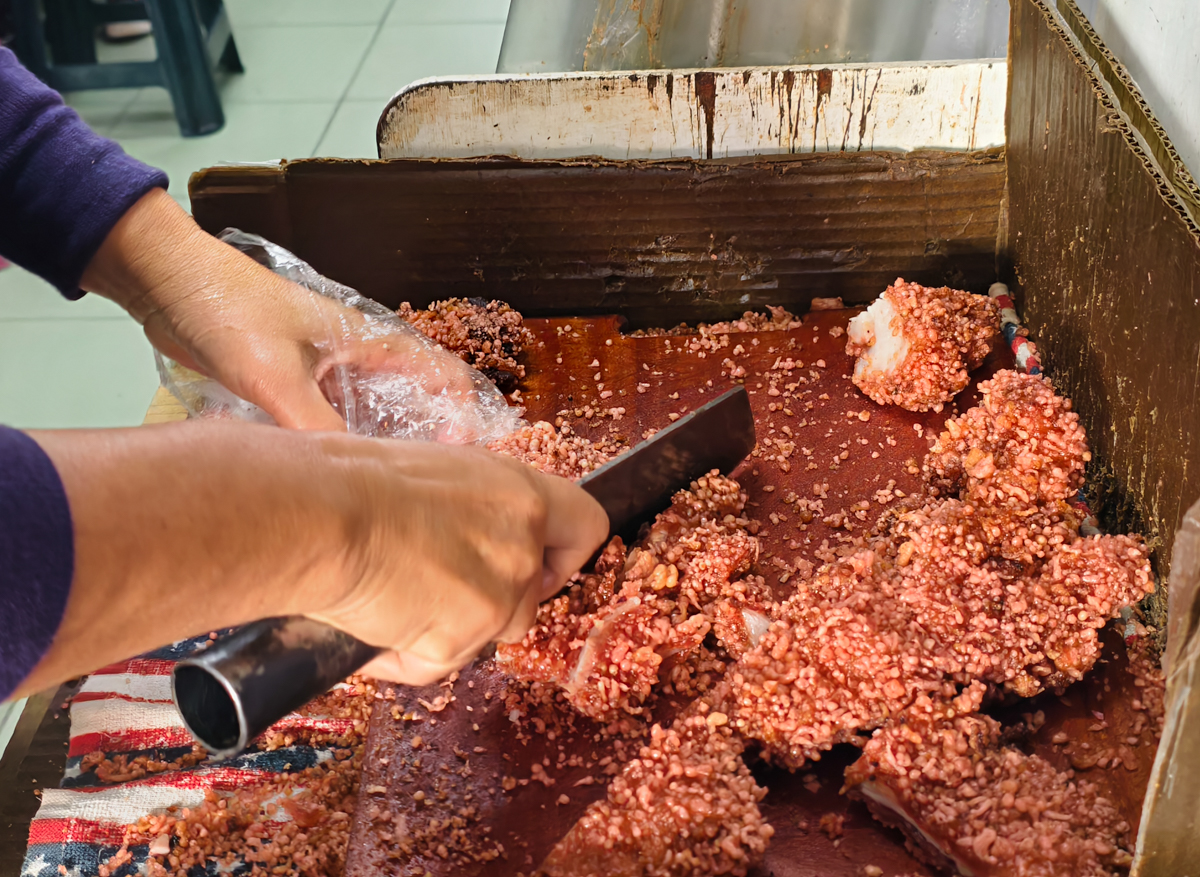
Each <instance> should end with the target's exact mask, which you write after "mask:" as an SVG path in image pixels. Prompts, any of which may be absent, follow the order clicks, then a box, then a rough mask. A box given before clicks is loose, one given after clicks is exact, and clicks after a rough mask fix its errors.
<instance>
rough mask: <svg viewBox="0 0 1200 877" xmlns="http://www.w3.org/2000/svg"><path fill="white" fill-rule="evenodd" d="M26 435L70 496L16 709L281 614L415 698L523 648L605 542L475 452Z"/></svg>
mask: <svg viewBox="0 0 1200 877" xmlns="http://www.w3.org/2000/svg"><path fill="white" fill-rule="evenodd" d="M32 435H33V437H34V439H35V440H36V441H38V442H39V444H41V446H42V447H43V449H44V450H45V451H46V452H47V453H48V454H49V455H50V458H51V460H52V461H53V462H54V465H55V468H56V469H57V471H58V473H59V476H60V477H61V479H62V482H63V486H64V488H65V490H66V493H67V498H68V501H69V503H70V508H71V518H72V523H73V526H74V530H75V574H74V580H73V582H72V585H71V591H70V596H69V600H68V603H67V607H66V611H65V613H64V616H63V620H62V623H61V625H60V627H59V630H58V633H57V634H56V636H55V639H54V643H53V645H52V647H51V649H50V651H49V653H47V655H46V656H45V657H44V658H43V659H42V661H41V663H40V664H39V665H38V667H37V668H36V669H35V670H34V672H33V673H32V674H31V675H30V676H29V677H28V678H27V679H26V680H25V682H23V683H22V685H21V687H20V688H19V689H18V691H17V696H22V695H24V694H28V693H30V692H32V691H38V690H41V689H43V688H46V687H48V686H51V685H54V684H57V683H58V682H61V681H63V680H65V679H69V678H72V677H74V676H78V675H81V674H83V673H87V672H90V671H91V670H94V669H95V668H96V667H98V666H103V665H105V664H109V663H112V662H114V661H118V660H121V659H123V658H127V657H128V656H129V655H131V654H141V653H143V652H146V651H148V650H150V649H153V648H156V647H158V646H161V645H164V644H165V643H168V642H173V641H176V640H180V639H184V638H186V637H189V636H194V635H196V634H200V633H203V632H206V631H210V630H216V629H219V628H223V627H232V626H236V625H240V624H245V623H247V622H249V621H255V620H258V619H260V618H266V617H271V616H277V615H308V616H309V617H311V618H315V619H318V620H320V621H323V622H325V623H327V624H333V625H334V626H336V627H339V628H341V629H343V630H345V631H347V632H349V633H351V634H353V635H354V636H356V637H358V638H359V639H361V640H363V641H365V642H368V643H371V644H373V645H377V646H380V647H382V648H384V649H387V651H386V652H384V653H383V655H382V656H381V657H380V658H379V659H377V660H376V661H374V662H373V663H372V664H371V665H369V667H368V668H367V669H368V672H372V673H375V674H377V675H379V676H381V677H383V678H388V679H392V680H396V681H400V682H406V683H410V684H425V683H428V682H431V681H434V680H436V679H438V678H441V677H442V676H444V675H445V674H447V673H449V672H450V671H452V670H454V669H457V667H458V666H460V665H461V664H463V663H466V662H467V661H469V660H470V659H471V658H472V657H473V656H474V655H475V654H476V653H477V652H478V651H479V650H480V649H481V648H482V647H483V646H484V645H486V644H487V643H489V642H491V641H493V640H510V641H511V640H517V639H519V638H520V637H522V636H523V635H524V634H525V632H526V631H527V630H528V629H529V628H530V627H531V626H532V624H533V621H534V618H535V615H536V612H537V605H538V603H539V602H540V600H542V599H543V598H545V597H547V596H549V595H550V594H552V593H553V592H555V591H557V590H558V589H560V588H561V587H562V586H563V585H564V584H565V583H566V581H567V579H568V577H569V576H570V574H571V573H573V572H574V571H575V570H576V569H577V568H578V567H579V566H581V565H582V564H583V563H585V562H586V561H587V559H588V557H590V556H591V554H592V553H593V551H594V550H595V549H596V548H597V547H598V546H599V544H600V543H601V541H602V540H603V539H604V537H605V535H606V534H607V531H608V521H607V518H606V516H605V514H604V512H603V510H602V509H601V507H600V506H599V504H598V503H596V502H595V500H593V499H592V498H591V497H590V496H588V495H587V493H585V492H584V491H583V490H582V489H581V488H579V487H578V486H576V485H574V484H572V483H571V482H569V481H566V480H564V479H561V478H556V477H552V476H548V475H542V474H541V473H539V472H536V471H535V470H533V469H532V468H530V467H528V466H526V465H525V464H523V463H520V462H518V461H516V460H513V459H510V458H507V457H503V456H501V455H499V454H495V453H492V452H490V451H485V450H482V449H479V448H472V447H456V446H450V445H439V444H434V443H430V442H401V441H391V440H378V439H368V438H362V437H360V436H349V435H336V434H330V433H319V434H313V433H304V432H293V431H284V430H279V429H275V428H271V427H265V426H256V425H252V424H245V425H239V426H237V427H233V426H231V425H229V424H227V423H220V422H212V421H209V422H203V421H198V422H197V421H194V422H189V423H182V424H170V425H165V426H159V427H141V428H137V429H127V430H91V431H87V430H69V431H58V432H37V433H33V434H32ZM114 509H120V510H121V513H120V514H114V513H113V510H114ZM134 620H135V621H136V623H131V621H134ZM0 621H2V619H0ZM2 629H3V625H2V624H0V631H2ZM113 631H120V635H119V636H114V635H113Z"/></svg>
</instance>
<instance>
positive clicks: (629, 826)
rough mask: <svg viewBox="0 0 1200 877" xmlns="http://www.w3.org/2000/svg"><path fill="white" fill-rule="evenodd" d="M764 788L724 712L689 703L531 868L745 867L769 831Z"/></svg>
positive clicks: (611, 871)
mask: <svg viewBox="0 0 1200 877" xmlns="http://www.w3.org/2000/svg"><path fill="white" fill-rule="evenodd" d="M765 794H766V790H765V789H762V788H760V787H759V786H758V785H757V784H756V783H755V782H754V777H752V776H751V775H750V771H749V770H748V769H747V767H746V765H745V763H744V762H743V761H742V743H741V741H740V740H739V739H738V737H736V736H735V735H734V734H733V733H732V731H731V729H730V728H729V726H728V724H727V722H726V717H725V716H724V715H723V714H721V713H718V712H708V711H705V710H704V709H703V707H701V708H698V709H696V708H694V709H692V710H689V711H688V712H687V713H686V714H685V715H684V716H682V717H680V718H679V719H678V720H677V721H676V722H675V724H674V725H673V726H672V727H670V728H665V729H664V728H663V727H661V726H660V725H654V726H653V728H651V730H650V740H649V742H648V743H647V745H645V746H643V747H642V748H641V750H640V751H639V753H638V755H637V757H636V758H633V759H632V760H630V761H629V762H627V763H626V764H625V767H624V769H623V770H622V771H621V773H620V774H618V775H617V776H616V777H614V778H613V781H612V782H611V783H610V784H609V787H608V795H607V797H606V798H605V799H604V800H601V801H597V802H596V803H594V804H592V805H591V806H590V807H588V809H587V811H586V812H585V813H584V815H583V816H582V817H580V819H579V821H578V822H577V823H576V824H575V825H574V826H573V827H572V828H571V830H570V831H569V832H568V833H567V835H566V836H565V837H564V838H563V839H562V840H561V841H559V843H558V845H557V846H555V847H554V849H553V850H552V851H551V852H550V855H549V856H547V857H546V860H545V861H544V862H543V863H542V866H541V868H540V869H539V871H540V873H542V874H546V875H549V877H594V875H598V874H603V875H606V877H685V875H686V877H690V875H716V874H732V875H744V874H746V873H747V871H748V870H749V869H750V868H751V867H752V866H753V865H754V864H755V863H756V862H757V861H758V860H759V859H760V858H761V857H762V854H763V852H764V850H765V849H766V846H767V843H768V841H769V840H770V838H771V835H772V834H773V833H774V829H772V827H771V826H770V824H768V823H767V822H766V821H765V820H764V819H763V816H762V814H761V812H760V811H759V809H758V802H759V801H761V800H762V798H763V796H764V795H765Z"/></svg>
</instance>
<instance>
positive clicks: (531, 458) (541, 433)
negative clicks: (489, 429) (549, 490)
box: [488, 420, 625, 481]
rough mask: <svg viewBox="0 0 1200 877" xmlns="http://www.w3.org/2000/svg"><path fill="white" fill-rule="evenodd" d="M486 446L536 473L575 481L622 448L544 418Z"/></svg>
mask: <svg viewBox="0 0 1200 877" xmlns="http://www.w3.org/2000/svg"><path fill="white" fill-rule="evenodd" d="M488 449H489V450H492V451H495V452H497V453H499V454H505V455H507V456H509V457H516V458H517V459H518V460H521V461H523V462H525V463H528V464H529V465H530V466H532V467H533V468H535V469H537V470H538V471H539V472H545V473H546V474H547V475H559V476H561V477H563V478H569V479H571V480H572V481H578V480H579V479H580V478H582V477H583V476H584V475H587V474H588V473H589V472H592V471H594V470H596V469H599V468H600V467H601V466H603V465H604V464H605V463H607V462H608V461H609V460H611V459H612V458H613V457H615V456H617V455H618V454H620V453H621V452H622V451H623V450H625V449H623V448H619V447H618V446H617V445H615V444H613V443H612V442H606V441H598V442H596V441H592V440H591V439H588V438H584V437H583V436H580V435H574V434H572V433H571V432H570V428H569V427H564V428H563V429H562V430H561V431H560V430H557V429H555V428H554V424H552V423H547V422H546V421H544V420H539V421H538V422H537V423H531V424H529V425H527V426H523V427H521V428H520V429H518V430H517V431H516V432H513V433H510V434H509V435H506V436H504V437H503V438H499V439H496V440H495V441H493V442H491V443H490V444H488Z"/></svg>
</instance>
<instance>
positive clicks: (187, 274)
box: [81, 189, 475, 440]
mask: <svg viewBox="0 0 1200 877" xmlns="http://www.w3.org/2000/svg"><path fill="white" fill-rule="evenodd" d="M81 285H82V286H83V288H84V289H88V290H90V291H93V292H96V293H98V294H100V295H103V296H105V297H107V298H111V299H112V300H114V301H116V302H117V303H118V304H120V305H121V306H122V307H124V308H125V309H126V310H127V311H129V313H130V314H131V315H133V317H134V318H135V319H137V320H138V322H139V323H141V324H142V326H143V328H144V330H145V332H146V336H147V338H149V340H150V343H151V344H153V345H154V346H155V347H156V348H157V349H158V350H159V351H161V352H162V353H163V354H164V355H166V356H169V357H170V358H171V359H174V360H176V361H177V362H179V363H180V364H182V365H184V366H187V367H188V368H191V369H194V370H195V371H198V372H200V373H201V374H204V375H206V376H207V377H210V378H213V379H214V380H216V381H218V382H219V383H220V384H222V385H223V386H225V387H226V388H227V389H229V390H230V391H232V392H233V393H235V394H236V395H238V396H240V397H241V398H243V399H246V400H247V401H249V402H252V403H254V404H255V405H258V406H259V407H260V408H262V409H263V410H264V411H266V412H267V413H268V414H270V415H271V416H272V417H273V418H274V419H275V420H276V422H277V423H279V424H281V425H282V426H286V427H292V428H298V429H322V430H344V429H345V423H344V422H343V418H342V415H340V414H339V413H338V412H337V411H335V410H334V408H333V406H332V405H331V404H330V401H329V400H330V399H332V400H334V401H336V402H337V403H338V404H340V405H346V404H353V402H354V400H353V399H352V398H351V399H347V398H346V396H347V391H349V390H352V388H344V387H340V386H338V382H337V381H336V376H337V374H338V373H339V371H341V370H340V369H338V368H337V367H338V366H344V367H345V369H346V370H348V372H349V374H350V375H351V376H352V377H353V378H355V379H356V380H357V379H359V378H362V377H364V376H367V375H372V374H404V375H408V376H413V377H418V376H419V377H420V379H421V380H422V382H423V384H424V386H425V387H426V388H427V389H428V391H429V392H431V393H441V392H445V393H449V394H452V395H460V396H462V397H463V398H464V400H465V399H468V398H470V397H471V395H472V394H473V393H474V392H475V388H474V383H473V381H472V373H471V371H470V369H469V368H468V367H467V366H466V365H465V364H464V363H463V362H462V361H461V360H460V359H459V358H458V357H456V356H454V355H453V354H451V353H449V352H448V351H446V350H444V349H442V348H440V347H438V346H437V345H434V344H427V343H425V341H424V339H423V338H421V337H419V336H418V335H417V334H416V333H415V332H404V331H393V332H388V331H381V329H380V327H379V326H377V325H374V326H372V327H370V331H364V323H365V321H366V319H367V318H366V317H364V315H363V314H361V313H359V312H358V311H355V310H354V309H352V308H348V307H346V306H344V305H342V304H340V303H338V302H336V301H334V300H332V299H328V298H325V297H323V296H320V295H317V294H315V293H312V292H310V291H308V290H306V289H303V288H302V287H300V286H297V285H296V284H294V283H291V282H289V281H287V280H285V279H283V278H282V277H279V276H278V275H276V274H274V273H273V272H271V271H269V270H268V269H266V268H264V267H263V266H261V265H259V264H258V263H257V262H255V261H254V260H253V259H250V258H249V257H247V256H245V255H243V254H242V253H240V252H238V251H237V250H235V249H234V248H233V247H230V246H228V245H226V244H224V243H223V242H221V241H219V240H217V239H216V238H214V237H212V236H211V235H209V234H207V233H205V232H204V231H202V230H201V229H200V228H199V227H198V226H196V224H195V223H194V222H193V221H192V220H191V218H190V217H188V216H187V214H185V213H184V212H183V211H182V210H181V209H180V208H179V206H178V205H177V204H176V203H175V202H174V200H173V199H172V198H171V197H170V196H168V195H167V194H166V192H164V191H162V190H161V189H155V190H153V191H151V192H149V193H148V194H146V195H145V196H144V197H143V198H142V199H141V200H139V201H138V202H137V204H135V205H134V206H133V207H132V208H130V210H129V211H128V212H127V213H126V214H125V216H124V217H122V219H121V221H120V222H119V223H117V225H116V226H115V227H114V228H113V229H112V231H111V232H110V233H109V236H108V237H107V238H106V239H105V241H104V244H103V245H102V246H101V247H100V249H99V251H98V252H97V253H96V255H95V257H93V259H92V261H91V263H90V264H89V265H88V268H87V271H85V273H84V276H83V280H82V283H81ZM401 328H403V327H401ZM462 438H464V439H466V440H469V439H470V437H469V436H464V437H462Z"/></svg>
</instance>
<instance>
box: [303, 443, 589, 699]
mask: <svg viewBox="0 0 1200 877" xmlns="http://www.w3.org/2000/svg"><path fill="white" fill-rule="evenodd" d="M374 453H375V454H376V455H377V460H378V466H377V467H372V468H371V469H370V470H369V471H367V472H365V473H364V474H367V475H368V477H367V479H366V480H364V481H362V482H361V487H362V489H363V492H364V493H363V496H362V498H361V500H360V506H361V509H362V516H363V520H364V521H369V522H371V526H370V528H369V529H368V530H367V531H366V532H364V534H363V535H364V538H363V539H362V540H361V541H359V542H358V543H357V548H356V549H355V556H356V557H357V558H358V567H357V569H356V572H355V574H354V575H353V576H352V579H353V584H352V586H351V587H350V588H349V590H348V591H347V592H346V593H345V594H343V595H340V596H339V597H338V598H337V599H336V601H335V602H334V603H333V604H332V605H331V606H330V607H329V608H328V609H324V610H319V611H315V612H308V613H306V614H308V615H309V616H310V617H312V618H315V619H317V620H319V621H323V622H325V623H327V624H332V625H334V626H335V627H339V628H341V629H343V630H346V631H348V632H350V633H352V634H354V635H355V636H356V637H358V638H359V639H361V640H363V641H364V642H368V643H371V644H373V645H378V646H382V647H385V648H387V649H388V651H387V652H385V653H384V654H383V655H381V656H380V657H379V658H376V659H375V660H374V661H372V662H371V664H369V665H368V666H367V667H366V668H365V670H364V672H366V673H368V674H370V675H374V676H377V677H380V678H384V679H391V680H393V681H397V682H404V683H408V684H412V685H422V684H428V683H430V682H434V681H436V680H438V679H441V678H443V677H445V676H446V675H447V674H448V673H450V672H451V671H453V670H456V669H458V668H459V667H461V666H463V665H464V664H466V663H468V662H469V661H470V660H471V659H472V658H473V657H475V655H477V654H478V653H479V652H480V650H481V649H482V648H483V647H484V646H486V645H487V644H488V643H491V642H494V641H503V642H517V641H519V640H520V639H521V638H522V637H524V635H525V634H526V633H527V632H528V631H529V629H530V628H531V627H532V626H533V623H534V620H535V618H536V616H537V610H538V604H539V603H540V602H541V601H542V600H544V599H546V598H547V597H549V596H551V595H552V594H554V593H556V592H557V591H559V590H560V589H561V588H562V587H563V585H564V584H566V582H567V580H568V579H569V578H570V576H571V574H572V573H574V572H575V571H576V570H578V569H579V568H580V567H581V566H582V565H583V564H584V563H585V562H586V561H587V559H588V558H589V557H590V556H591V555H592V554H593V552H594V551H595V550H596V548H597V547H599V545H600V544H601V542H603V540H604V538H605V537H606V535H607V533H608V518H607V516H606V515H605V513H604V511H603V509H602V508H601V507H600V505H599V504H598V503H597V502H596V501H595V500H594V499H592V498H591V497H590V496H589V495H588V494H587V493H585V492H584V491H583V490H582V489H581V488H579V487H578V486H577V485H575V484H573V483H572V482H570V481H568V480H566V479H563V478H559V477H557V476H550V475H543V474H542V473H540V472H538V471H537V470H535V469H533V468H532V467H530V466H528V465H526V464H524V463H521V462H519V461H517V460H514V459H512V458H509V457H505V456H502V455H499V454H495V453H493V452H490V451H485V450H481V449H475V448H453V447H446V446H443V445H435V444H427V443H420V444H408V445H405V444H401V443H378V444H377V445H376V447H375V448H374ZM401 489H402V490H403V495H404V504H405V505H404V508H403V511H402V512H400V510H398V509H397V508H396V507H395V496H396V494H397V492H399V491H400V490H401ZM398 512H400V513H398Z"/></svg>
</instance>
